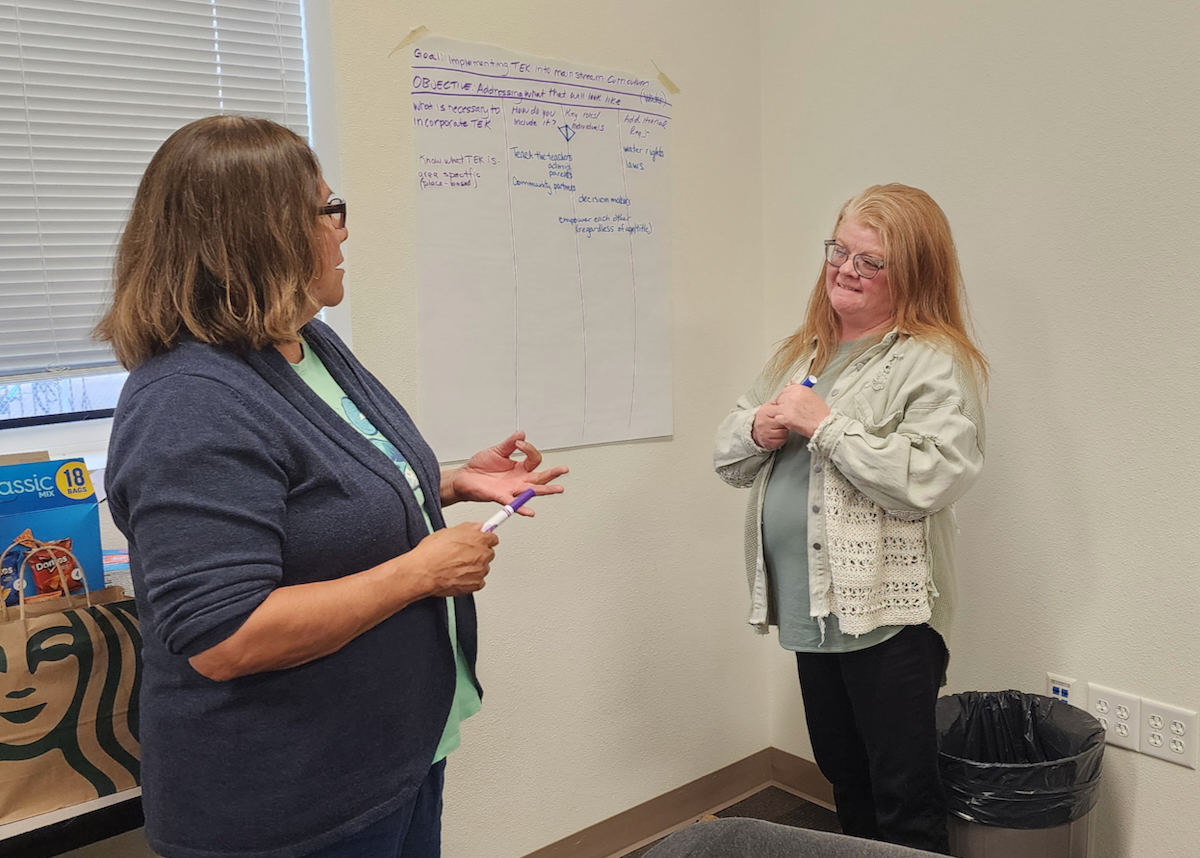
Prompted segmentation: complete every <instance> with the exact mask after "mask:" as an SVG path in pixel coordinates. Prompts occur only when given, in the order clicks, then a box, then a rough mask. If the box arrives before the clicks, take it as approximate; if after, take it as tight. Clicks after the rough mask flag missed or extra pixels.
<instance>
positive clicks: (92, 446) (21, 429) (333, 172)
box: [0, 0, 352, 469]
mask: <svg viewBox="0 0 1200 858" xmlns="http://www.w3.org/2000/svg"><path fill="white" fill-rule="evenodd" d="M303 8H304V58H305V63H306V65H307V70H308V81H309V83H308V97H309V129H310V133H311V135H312V139H311V141H310V142H311V145H312V147H313V151H314V152H316V153H317V157H318V158H319V159H320V161H321V169H322V172H323V174H324V177H325V181H326V182H327V183H328V184H329V186H330V187H331V188H334V189H335V190H337V191H338V192H339V193H340V192H341V170H340V167H339V149H338V137H337V103H336V97H335V93H334V84H333V78H334V75H333V36H332V32H331V29H332V24H333V22H332V19H331V9H330V0H303ZM345 255H346V256H347V258H349V256H350V254H349V253H346V254H345ZM322 317H323V318H324V320H325V321H326V322H327V323H328V324H329V326H330V327H332V328H333V329H334V331H336V332H337V334H338V336H339V337H341V338H342V339H343V340H344V341H345V342H346V344H347V345H348V346H352V339H351V324H350V300H349V296H348V295H347V296H346V297H345V298H344V299H343V300H342V303H341V304H339V305H338V306H337V307H328V308H326V309H325V310H324V312H323V313H322ZM112 371H113V369H112V368H111V367H108V368H105V369H102V370H98V371H97V372H96V373H95V374H96V375H104V374H109V373H111V372H112ZM111 414H112V412H111V410H108V409H101V410H97V411H88V412H76V413H75V414H73V415H71V416H66V415H64V417H65V419H56V418H55V417H53V416H47V417H46V418H45V421H42V419H41V418H32V420H33V421H38V422H29V423H26V422H25V421H24V420H20V421H19V422H20V423H21V425H15V426H14V425H9V426H4V427H0V455H8V454H12V453H24V452H30V451H37V452H41V451H46V452H49V453H50V455H51V457H52V458H61V457H63V456H67V457H71V456H83V457H84V458H85V460H86V461H87V464H88V467H89V468H92V469H98V468H102V467H103V466H104V459H105V457H106V455H107V450H108V437H109V434H110V432H111V431H112V417H111Z"/></svg>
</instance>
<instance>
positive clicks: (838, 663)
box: [796, 625, 950, 854]
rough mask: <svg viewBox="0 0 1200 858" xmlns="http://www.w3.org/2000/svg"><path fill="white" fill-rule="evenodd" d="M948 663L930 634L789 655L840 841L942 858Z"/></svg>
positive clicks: (918, 629) (916, 631)
mask: <svg viewBox="0 0 1200 858" xmlns="http://www.w3.org/2000/svg"><path fill="white" fill-rule="evenodd" d="M946 657H947V654H946V645H945V644H944V643H943V641H942V637H941V635H939V634H938V633H937V632H935V631H934V630H933V629H931V628H930V627H929V626H927V625H920V626H906V627H905V628H904V629H903V630H902V631H901V632H900V633H899V634H897V635H895V636H893V637H892V638H890V639H889V640H886V641H884V642H883V643H881V644H877V645H876V646H873V647H868V648H867V649H864V650H859V651H858V652H847V653H796V662H797V665H798V666H799V670H800V690H801V693H802V694H803V696H804V713H805V716H806V718H807V721H808V734H809V737H810V739H811V740H812V746H813V754H814V756H816V758H817V765H818V766H819V767H820V769H821V773H822V774H824V775H825V777H826V778H827V779H828V780H829V782H830V783H831V784H833V797H834V801H835V802H836V803H837V814H838V820H839V821H840V822H841V824H842V831H844V832H845V833H846V834H852V835H854V836H856V837H869V838H871V839H872V840H885V841H887V842H889V843H899V844H902V845H904V846H911V847H913V848H916V849H925V850H927V851H929V852H940V853H942V854H948V853H949V851H950V848H949V842H948V840H947V835H946V796H945V793H944V792H943V791H942V782H941V778H940V776H939V774H938V748H937V725H936V721H935V715H934V707H935V706H936V705H937V694H938V688H939V687H940V686H941V681H942V676H943V674H944V671H945V667H946Z"/></svg>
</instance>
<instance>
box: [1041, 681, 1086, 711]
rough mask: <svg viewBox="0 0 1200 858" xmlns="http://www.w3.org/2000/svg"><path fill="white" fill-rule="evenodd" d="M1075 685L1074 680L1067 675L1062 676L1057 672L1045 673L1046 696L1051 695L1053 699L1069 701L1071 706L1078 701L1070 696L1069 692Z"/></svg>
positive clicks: (1075, 704)
mask: <svg viewBox="0 0 1200 858" xmlns="http://www.w3.org/2000/svg"><path fill="white" fill-rule="evenodd" d="M1074 687H1075V680H1074V679H1071V678H1070V677H1069V676H1063V675H1062V674H1059V673H1047V674H1046V696H1047V697H1053V698H1054V699H1055V700H1061V701H1062V702H1063V703H1069V704H1071V705H1072V706H1078V705H1079V701H1078V700H1076V699H1075V698H1074V697H1072V696H1071V692H1072V690H1073V689H1074Z"/></svg>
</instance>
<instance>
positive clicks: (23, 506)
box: [0, 459, 104, 605]
mask: <svg viewBox="0 0 1200 858" xmlns="http://www.w3.org/2000/svg"><path fill="white" fill-rule="evenodd" d="M26 530H28V531H30V532H31V534H32V536H33V538H34V539H35V540H37V541H39V542H54V541H57V540H60V539H70V540H71V551H72V553H73V554H74V555H75V558H76V560H78V562H79V567H80V569H81V570H82V573H80V572H76V573H74V575H75V577H77V578H78V576H79V575H80V574H82V575H83V576H84V578H85V580H86V581H87V587H88V589H89V590H100V589H103V587H104V567H103V565H102V562H101V556H100V506H99V502H98V501H97V499H96V491H95V488H94V487H93V486H92V479H91V476H90V475H89V474H88V470H87V465H85V464H84V462H83V460H82V459H63V460H60V461H56V462H32V463H29V464H24V465H5V466H3V467H0V551H2V552H3V555H0V601H3V602H4V603H5V604H9V605H15V604H16V603H17V601H18V594H17V593H16V591H15V587H16V582H17V576H18V574H19V572H20V568H21V562H22V561H23V560H24V558H25V556H26V555H27V554H28V553H29V552H30V551H35V550H37V549H33V548H30V547H29V546H26V545H21V544H13V545H11V546H10V545H9V544H10V543H15V542H16V540H17V539H18V538H19V537H20V536H21V535H22V534H23V533H24V532H25V531H26ZM5 546H9V547H8V548H5ZM35 595H37V584H36V583H35V582H34V576H33V572H32V571H31V570H30V569H29V568H28V567H26V572H25V597H26V598H29V597H30V596H35Z"/></svg>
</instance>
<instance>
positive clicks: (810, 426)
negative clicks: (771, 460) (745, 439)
mask: <svg viewBox="0 0 1200 858" xmlns="http://www.w3.org/2000/svg"><path fill="white" fill-rule="evenodd" d="M828 416H829V406H828V405H826V404H825V400H823V399H822V398H821V397H819V396H817V394H816V393H814V392H813V391H812V388H809V387H805V386H804V385H803V384H796V383H795V382H789V383H788V384H787V385H786V386H784V388H783V390H781V391H780V392H779V395H778V396H776V397H775V398H774V399H772V400H771V401H770V402H764V403H763V404H762V405H761V406H759V408H758V411H757V412H756V413H755V415H754V427H753V429H752V430H751V435H752V436H753V438H754V443H755V444H757V445H758V446H760V447H762V448H763V449H764V450H778V449H779V448H780V447H782V446H783V445H784V444H785V443H786V442H787V439H788V434H789V433H791V432H795V433H796V434H797V435H803V436H804V437H805V438H811V437H812V436H813V433H814V432H816V431H817V427H818V426H820V425H821V421H822V420H824V419H825V418H826V417H828Z"/></svg>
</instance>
